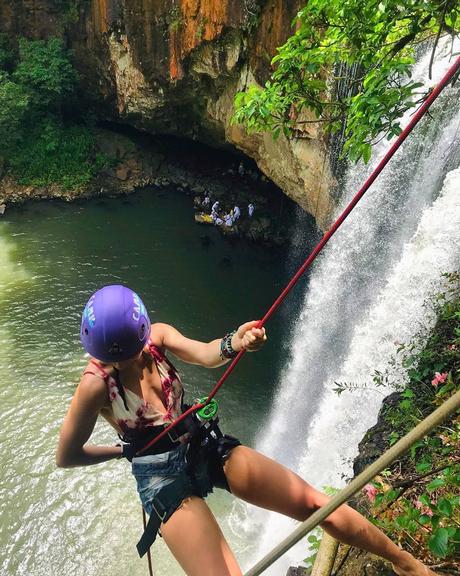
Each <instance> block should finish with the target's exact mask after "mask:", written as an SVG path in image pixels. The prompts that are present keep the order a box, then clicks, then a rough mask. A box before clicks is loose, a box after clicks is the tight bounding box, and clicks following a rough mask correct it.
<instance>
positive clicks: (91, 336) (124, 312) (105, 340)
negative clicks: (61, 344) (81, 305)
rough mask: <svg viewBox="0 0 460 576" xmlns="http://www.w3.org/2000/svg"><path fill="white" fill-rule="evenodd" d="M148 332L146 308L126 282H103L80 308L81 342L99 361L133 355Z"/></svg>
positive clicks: (108, 360)
mask: <svg viewBox="0 0 460 576" xmlns="http://www.w3.org/2000/svg"><path fill="white" fill-rule="evenodd" d="M149 336H150V320H149V316H148V314H147V310H146V309H145V306H144V304H143V302H142V300H141V299H140V298H139V296H138V295H137V294H136V293H135V292H133V291H132V290H130V289H129V288H127V287H126V286H120V285H119V284H114V285H111V286H104V287H103V288H101V289H100V290H98V291H97V292H95V293H94V294H93V295H92V296H91V298H90V299H89V300H88V303H87V304H86V306H85V309H84V310H83V316H82V319H81V330H80V340H81V343H82V344H83V348H84V349H85V350H86V351H87V352H88V353H89V354H91V356H94V358H97V359H98V360H101V361H102V362H106V363H108V364H110V363H113V362H122V361H123V360H129V359H130V358H133V356H135V355H136V354H138V353H139V352H140V351H141V350H142V348H143V347H144V346H145V344H146V343H147V341H148V339H149Z"/></svg>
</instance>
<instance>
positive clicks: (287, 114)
mask: <svg viewBox="0 0 460 576" xmlns="http://www.w3.org/2000/svg"><path fill="white" fill-rule="evenodd" d="M293 25H294V26H295V32H294V34H293V35H292V36H291V37H290V38H289V39H288V40H287V42H286V43H285V44H284V45H283V46H281V47H280V48H278V53H277V55H276V56H275V57H274V58H273V60H272V64H273V65H274V67H275V70H274V72H273V74H272V77H271V78H270V79H269V80H268V81H267V82H266V83H265V86H264V87H260V86H258V85H252V86H250V87H249V88H248V89H247V90H246V91H245V92H239V93H238V94H237V95H236V98H235V107H236V112H235V115H234V121H235V122H240V123H243V124H245V125H246V127H247V129H248V130H249V131H250V132H256V131H271V132H272V133H273V136H274V137H275V138H277V137H278V136H279V134H280V133H281V132H283V133H284V134H285V135H286V136H287V137H302V130H301V128H302V124H306V123H312V122H321V123H322V124H323V125H324V128H325V130H326V131H327V132H329V133H334V132H337V131H342V130H343V131H344V136H345V144H344V148H343V153H344V154H345V153H347V156H348V158H350V159H351V160H355V161H356V160H358V159H360V158H363V159H364V160H365V161H366V162H367V161H368V160H369V158H370V155H371V144H372V143H373V142H374V141H375V140H376V139H378V138H381V137H385V136H386V137H388V138H391V137H393V136H394V135H396V134H398V133H399V132H400V131H401V128H400V125H399V121H398V120H399V119H400V118H401V116H402V115H403V114H404V112H405V111H406V110H408V109H409V108H411V107H413V106H416V105H417V103H418V102H419V101H420V100H421V99H422V98H423V97H424V94H423V93H421V92H420V90H419V89H420V87H421V85H420V84H419V83H417V82H415V81H414V80H413V79H412V78H411V71H412V66H413V64H414V62H415V52H416V48H417V46H418V45H420V44H422V43H425V42H430V41H431V43H432V45H433V54H432V59H431V64H432V62H433V57H434V51H435V50H436V47H437V44H438V42H439V39H440V37H441V36H443V35H446V34H450V35H451V36H452V37H453V36H454V35H455V34H457V33H458V32H459V30H460V4H459V3H458V0H404V2H402V1H401V0H364V1H363V0H309V2H308V4H307V6H306V7H305V8H304V9H302V10H301V11H300V12H299V13H298V15H297V18H296V19H295V20H294V22H293ZM343 64H345V65H346V66H348V67H349V68H350V69H354V70H355V71H356V73H355V74H354V75H353V76H352V77H351V79H350V80H349V86H348V89H347V90H346V91H345V92H344V93H337V91H335V88H334V87H335V86H336V85H337V82H338V81H339V80H340V79H341V77H340V75H341V74H343V72H342V70H343ZM341 65H342V66H341ZM430 73H431V65H430Z"/></svg>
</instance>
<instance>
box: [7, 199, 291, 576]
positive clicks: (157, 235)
mask: <svg viewBox="0 0 460 576" xmlns="http://www.w3.org/2000/svg"><path fill="white" fill-rule="evenodd" d="M287 262H288V255H287V253H286V251H282V250H273V249H267V248H263V247H260V246H255V245H252V244H248V243H247V242H245V241H236V242H231V241H229V240H227V239H224V238H222V237H221V235H220V234H219V233H218V231H217V230H215V229H214V228H208V227H200V226H198V225H196V224H195V223H194V222H193V208H192V201H191V199H190V198H188V197H186V196H183V195H180V194H178V193H175V191H174V190H163V191H161V192H160V191H155V190H145V191H143V192H140V193H137V194H136V195H133V196H129V197H124V198H117V199H97V200H92V201H85V202H81V203H75V204H65V203H61V202H46V203H44V202H43V203H29V204H26V205H24V206H22V207H18V208H16V209H9V210H8V212H7V213H6V214H5V216H4V218H3V219H2V220H1V221H0V314H1V318H2V321H1V324H0V373H1V375H2V378H1V380H0V402H1V406H2V421H3V430H2V435H1V456H0V458H1V472H0V475H1V476H0V478H1V484H0V486H1V488H0V489H1V501H0V507H1V515H2V522H1V527H0V549H1V552H0V555H1V556H0V566H1V574H2V575H5V576H13V575H14V576H21V575H26V574H27V575H30V576H45V575H46V576H49V575H51V574H72V575H74V576H93V575H98V576H108V575H110V576H117V575H118V574H120V575H121V574H126V573H129V574H132V575H133V576H136V575H141V574H146V571H147V567H146V564H145V562H144V561H140V560H138V559H137V557H136V551H135V547H134V544H135V542H136V541H137V538H138V537H139V535H140V532H141V515H140V505H139V503H138V501H137V496H136V493H135V486H134V481H133V479H132V478H131V475H130V473H129V465H128V463H127V462H124V461H114V462H109V463H105V464H102V465H99V466H91V467H88V468H80V469H71V470H58V469H56V467H55V464H54V452H55V446H56V441H57V436H58V431H59V427H60V424H61V422H62V419H63V416H64V414H65V411H66V409H67V406H68V404H69V401H70V399H71V397H72V394H73V392H74V390H75V386H76V384H77V382H78V380H79V378H80V374H81V371H82V368H83V366H84V365H85V363H86V359H85V357H84V355H83V350H82V348H81V346H80V344H79V337H78V332H79V319H80V314H81V310H82V308H83V306H84V304H85V302H86V300H87V299H88V297H89V295H90V294H91V293H92V292H93V291H94V290H96V289H97V288H99V287H100V286H102V285H104V284H107V283H123V284H126V285H129V286H130V287H132V288H133V289H135V290H136V291H137V292H138V293H139V294H140V295H141V296H142V298H143V300H144V302H145V304H146V305H147V308H148V309H149V312H150V317H151V319H152V321H161V322H167V323H170V324H172V325H174V326H176V327H177V328H178V329H179V330H181V331H182V332H183V333H184V334H186V335H187V336H189V337H192V338H196V339H202V340H210V339H213V338H216V337H220V336H222V335H223V334H224V333H225V332H227V331H229V330H231V329H233V328H234V327H237V326H238V325H239V324H240V323H242V322H243V321H246V320H252V319H256V318H257V317H260V316H262V314H263V313H264V312H265V310H266V309H267V308H268V307H269V305H270V304H271V303H272V302H273V300H274V299H275V297H276V296H277V295H278V293H279V292H280V290H281V289H282V288H283V287H284V285H285V284H286V282H287V271H286V268H287ZM295 313H296V296H295V295H294V296H293V298H292V299H291V303H290V305H289V306H284V307H283V309H282V310H281V312H280V313H279V314H278V315H277V316H276V317H274V319H273V320H271V321H270V324H269V325H268V329H269V332H270V342H269V343H268V344H267V345H266V348H265V350H264V352H263V353H262V352H261V353H259V354H247V355H246V357H245V358H244V359H243V361H242V362H241V363H240V365H239V366H238V368H237V369H236V370H235V372H234V373H233V374H232V376H231V378H230V379H229V381H228V383H226V384H225V386H224V387H223V389H222V391H221V392H220V393H219V396H218V399H219V401H220V404H221V417H222V420H223V421H224V422H225V425H224V428H225V430H226V431H227V432H229V433H232V434H235V435H237V436H239V437H240V438H241V439H242V440H243V441H244V442H248V443H251V442H252V439H253V437H254V436H255V434H256V430H257V428H258V427H259V426H260V423H261V422H262V421H263V420H264V417H265V415H266V413H267V412H268V410H269V406H270V403H271V400H272V396H273V394H274V385H275V384H274V383H275V378H276V373H277V372H278V371H279V370H280V368H281V366H282V357H283V342H284V341H286V340H287V339H288V338H287V336H288V332H289V326H290V320H291V318H292V317H293V316H294V315H295ZM177 365H178V367H179V369H180V370H181V372H182V376H183V381H184V383H185V385H186V389H187V392H188V398H193V397H196V396H198V395H203V394H205V393H206V392H208V391H209V390H210V389H211V388H212V386H213V384H214V383H215V382H216V380H217V378H218V377H219V375H220V374H221V373H222V369H217V370H212V371H211V370H206V369H203V368H199V367H196V366H190V365H186V364H184V363H181V362H177ZM94 439H95V441H97V442H100V443H110V444H112V443H115V442H116V440H117V439H116V436H115V434H114V432H112V430H111V429H110V428H109V427H108V426H107V424H105V423H104V422H101V423H98V424H97V426H96V431H95V436H94ZM210 503H211V506H212V507H213V509H214V511H215V513H216V514H217V516H218V517H219V519H220V520H222V524H223V525H224V530H225V531H226V534H227V536H228V538H229V540H230V541H231V543H232V545H233V546H234V547H235V549H236V552H237V554H239V553H243V552H244V551H245V550H246V549H247V547H248V546H250V544H248V543H247V542H246V541H244V540H241V539H239V537H238V534H237V532H238V530H237V529H236V530H232V529H231V528H230V527H229V525H228V522H227V521H226V518H228V515H229V512H230V510H231V505H232V498H231V496H229V495H227V494H225V493H222V492H221V493H220V494H216V495H212V496H211V498H210ZM154 555H155V565H156V572H155V574H157V575H158V574H167V575H168V576H174V575H175V574H181V573H182V572H181V570H180V569H179V568H178V567H177V566H176V565H175V562H174V561H173V560H171V557H170V555H169V553H168V552H167V551H166V550H165V547H164V544H163V543H162V542H160V543H159V544H156V545H155V552H154Z"/></svg>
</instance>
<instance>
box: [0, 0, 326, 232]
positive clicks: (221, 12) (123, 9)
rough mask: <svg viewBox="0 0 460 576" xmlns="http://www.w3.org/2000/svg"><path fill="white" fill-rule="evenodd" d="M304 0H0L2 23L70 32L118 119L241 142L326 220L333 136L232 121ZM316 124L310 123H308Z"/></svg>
mask: <svg viewBox="0 0 460 576" xmlns="http://www.w3.org/2000/svg"><path fill="white" fill-rule="evenodd" d="M303 4H304V2H303V1H301V0H265V1H264V0H142V1H141V0H129V1H128V0H91V1H84V0H72V1H71V0H68V1H67V2H59V3H57V2H56V1H55V0H38V1H35V2H30V0H16V1H15V2H13V3H12V2H8V1H7V0H0V31H3V32H11V33H13V34H15V35H24V36H27V37H33V38H42V37H46V36H49V35H59V36H64V37H65V38H66V39H67V40H68V44H69V46H70V47H71V48H72V50H73V52H74V58H75V65H76V67H77V69H78V71H79V73H80V78H81V83H82V87H83V89H84V93H85V96H86V97H87V98H88V100H90V101H91V103H92V104H93V105H95V106H96V108H97V109H98V111H99V114H100V115H101V116H102V117H104V118H106V119H110V120H115V121H118V122H123V123H127V124H130V125H132V126H135V127H136V128H138V129H141V130H144V131H147V132H150V133H155V134H159V133H166V134H174V135H178V136H184V137H187V138H191V139H195V140H200V141H203V142H206V143H208V144H212V145H213V146H225V145H228V144H231V145H233V146H236V147H237V148H239V149H240V150H242V151H243V152H244V153H246V154H247V155H248V156H250V157H252V158H253V159H254V160H255V161H256V162H257V164H258V166H259V168H260V169H261V170H262V171H263V172H264V173H265V174H266V175H267V176H268V177H269V178H270V179H272V180H273V181H274V182H275V183H276V184H278V185H279V186H280V187H281V188H282V189H283V190H284V191H285V193H286V194H287V195H288V196H290V197H291V198H292V199H294V200H295V201H296V202H297V203H298V204H300V205H301V206H302V207H303V208H304V209H305V210H307V211H308V212H310V213H311V214H313V215H314V216H315V217H316V218H317V221H318V223H319V224H320V226H323V227H324V226H325V225H326V223H327V220H328V217H329V216H330V213H331V210H332V207H333V201H332V199H331V196H330V193H329V190H330V187H331V184H332V180H333V179H332V177H331V173H330V168H329V162H328V158H327V150H326V145H325V142H324V137H323V135H322V134H321V133H318V131H317V129H316V128H313V129H312V128H308V129H306V130H305V133H304V135H303V138H302V139H298V140H293V141H288V140H286V139H285V138H283V137H280V138H279V140H277V141H276V142H274V141H273V139H272V137H271V135H270V134H265V135H248V134H247V133H246V131H245V130H244V128H243V127H241V126H237V125H233V124H232V123H231V117H232V114H233V98H234V95H235V93H236V92H237V91H238V90H242V89H244V88H245V87H246V86H247V85H249V84H251V83H254V82H257V83H259V84H262V83H263V82H264V81H265V80H266V79H267V78H268V74H269V71H270V60H271V58H272V57H273V55H274V54H275V49H276V47H277V46H279V45H280V44H282V43H283V42H284V41H285V40H286V38H287V37H288V36H289V35H290V33H291V32H292V29H291V22H292V19H293V18H294V16H295V14H296V12H297V11H298V9H299V8H300V7H301V6H302V5H303ZM306 126H310V125H308V124H307V125H306Z"/></svg>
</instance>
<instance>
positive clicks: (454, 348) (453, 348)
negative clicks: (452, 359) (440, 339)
mask: <svg viewBox="0 0 460 576" xmlns="http://www.w3.org/2000/svg"><path fill="white" fill-rule="evenodd" d="M447 348H448V349H449V350H457V346H456V345H455V344H449V345H448V346H447Z"/></svg>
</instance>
